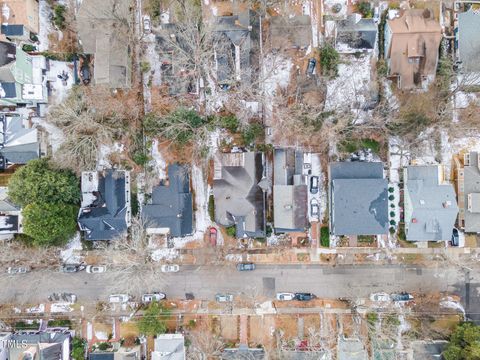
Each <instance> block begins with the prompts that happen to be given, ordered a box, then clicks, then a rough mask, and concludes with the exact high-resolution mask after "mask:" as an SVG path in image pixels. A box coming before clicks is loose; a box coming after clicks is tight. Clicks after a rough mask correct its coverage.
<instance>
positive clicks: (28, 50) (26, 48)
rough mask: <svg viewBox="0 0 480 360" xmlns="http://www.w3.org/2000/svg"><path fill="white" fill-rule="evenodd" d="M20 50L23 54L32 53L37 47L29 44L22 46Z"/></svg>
mask: <svg viewBox="0 0 480 360" xmlns="http://www.w3.org/2000/svg"><path fill="white" fill-rule="evenodd" d="M22 50H23V51H25V52H32V51H36V50H37V47H36V46H34V45H31V44H24V45H23V46H22Z"/></svg>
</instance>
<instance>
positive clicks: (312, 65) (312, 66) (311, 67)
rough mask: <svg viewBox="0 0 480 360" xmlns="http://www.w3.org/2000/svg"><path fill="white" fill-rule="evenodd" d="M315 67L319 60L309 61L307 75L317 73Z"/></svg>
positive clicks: (312, 59)
mask: <svg viewBox="0 0 480 360" xmlns="http://www.w3.org/2000/svg"><path fill="white" fill-rule="evenodd" d="M315 65H317V60H315V59H314V58H311V59H310V60H308V66H307V75H313V72H314V71H315Z"/></svg>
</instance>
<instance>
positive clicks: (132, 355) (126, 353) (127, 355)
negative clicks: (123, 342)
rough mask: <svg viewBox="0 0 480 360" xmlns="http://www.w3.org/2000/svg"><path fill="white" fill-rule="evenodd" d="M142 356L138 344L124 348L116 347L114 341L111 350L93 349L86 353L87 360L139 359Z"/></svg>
mask: <svg viewBox="0 0 480 360" xmlns="http://www.w3.org/2000/svg"><path fill="white" fill-rule="evenodd" d="M141 358H142V356H141V351H140V346H139V345H138V346H134V347H133V348H126V347H123V346H119V347H116V344H115V343H114V349H113V351H94V352H91V353H90V354H88V360H140V359H141Z"/></svg>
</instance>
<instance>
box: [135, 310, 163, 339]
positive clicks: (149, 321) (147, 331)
mask: <svg viewBox="0 0 480 360" xmlns="http://www.w3.org/2000/svg"><path fill="white" fill-rule="evenodd" d="M170 315H171V312H170V310H168V309H167V308H165V306H164V305H163V304H161V303H159V302H156V301H155V302H153V303H150V305H149V306H148V308H147V309H146V310H145V312H144V314H143V316H142V317H141V318H140V320H138V323H137V325H138V330H139V331H140V333H142V334H143V335H147V336H155V335H158V334H165V332H166V331H167V321H168V319H169V318H170Z"/></svg>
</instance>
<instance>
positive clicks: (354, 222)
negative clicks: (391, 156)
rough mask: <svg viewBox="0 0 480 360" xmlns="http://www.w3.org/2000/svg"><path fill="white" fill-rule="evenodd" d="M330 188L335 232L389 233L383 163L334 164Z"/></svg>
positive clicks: (333, 230) (331, 169)
mask: <svg viewBox="0 0 480 360" xmlns="http://www.w3.org/2000/svg"><path fill="white" fill-rule="evenodd" d="M329 190H330V202H329V207H330V231H331V233H332V234H334V235H378V234H386V233H387V232H388V191H387V180H386V179H385V178H384V177H383V163H380V162H336V163H331V164H330V183H329Z"/></svg>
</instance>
